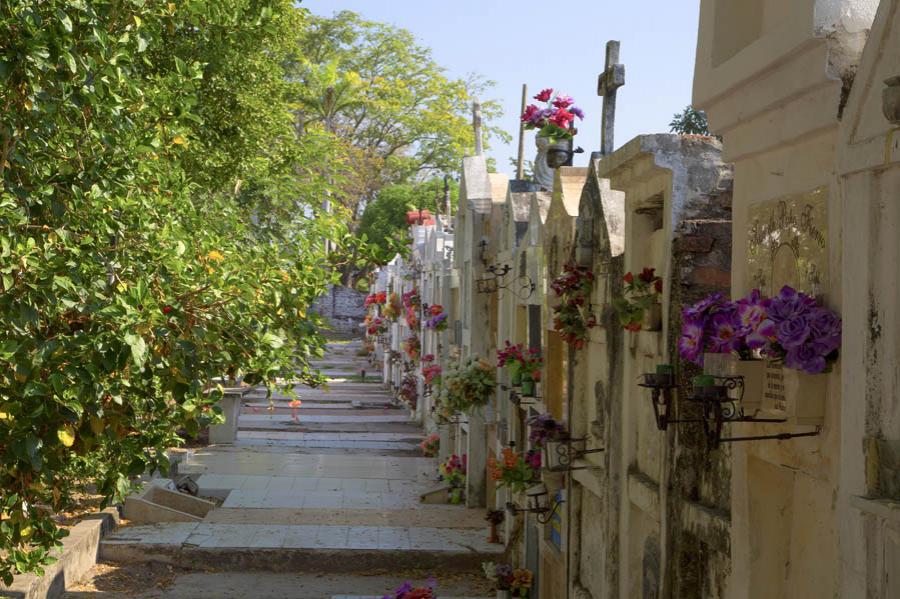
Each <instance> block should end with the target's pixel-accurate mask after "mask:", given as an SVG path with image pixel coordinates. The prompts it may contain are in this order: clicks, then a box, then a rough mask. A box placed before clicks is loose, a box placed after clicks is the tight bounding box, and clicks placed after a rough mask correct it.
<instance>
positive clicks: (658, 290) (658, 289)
mask: <svg viewBox="0 0 900 599" xmlns="http://www.w3.org/2000/svg"><path fill="white" fill-rule="evenodd" d="M653 288H654V289H656V293H662V292H663V286H662V279H656V281H654V282H653Z"/></svg>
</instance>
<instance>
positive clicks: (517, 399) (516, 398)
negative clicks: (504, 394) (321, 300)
mask: <svg viewBox="0 0 900 599" xmlns="http://www.w3.org/2000/svg"><path fill="white" fill-rule="evenodd" d="M523 397H524V396H523V395H520V394H519V392H518V391H516V388H515V387H513V388H512V389H510V390H509V401H511V402H512V403H513V404H514V405H516V406H530V405H533V404H535V403H536V399H537V398H534V397H532V398H530V399H532V400H535V401H523V400H522V398H523Z"/></svg>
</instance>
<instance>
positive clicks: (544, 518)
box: [506, 483, 564, 524]
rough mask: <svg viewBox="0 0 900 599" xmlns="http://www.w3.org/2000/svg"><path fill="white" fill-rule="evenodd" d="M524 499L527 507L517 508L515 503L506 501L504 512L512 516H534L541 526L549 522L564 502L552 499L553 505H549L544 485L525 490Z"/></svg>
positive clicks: (548, 495) (548, 497)
mask: <svg viewBox="0 0 900 599" xmlns="http://www.w3.org/2000/svg"><path fill="white" fill-rule="evenodd" d="M525 497H526V501H527V502H528V507H519V506H518V505H516V504H515V503H513V502H511V501H508V502H507V503H506V511H507V512H508V513H509V514H510V515H512V516H515V515H516V514H535V518H536V519H537V521H538V522H540V523H541V524H546V523H548V522H550V519H551V518H553V515H554V514H556V512H557V510H559V508H560V507H561V506H562V504H563V503H564V501H559V500H556V499H554V500H553V505H552V506H551V505H549V504H550V494H549V493H548V492H547V486H546V485H544V483H540V484H537V485H534V486H533V487H530V488H528V489H526V490H525Z"/></svg>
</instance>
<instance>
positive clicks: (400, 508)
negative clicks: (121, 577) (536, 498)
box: [68, 342, 502, 599]
mask: <svg viewBox="0 0 900 599" xmlns="http://www.w3.org/2000/svg"><path fill="white" fill-rule="evenodd" d="M359 347H360V345H359V344H358V343H357V342H352V343H334V344H330V345H329V351H328V355H327V356H326V359H325V360H324V361H323V362H321V363H320V364H318V365H317V366H318V367H319V368H320V369H321V370H322V372H323V373H324V374H326V375H327V376H328V377H329V378H330V379H331V382H330V384H329V388H328V389H327V390H323V389H309V388H305V387H303V388H298V391H299V393H300V397H301V399H302V405H301V406H300V407H292V406H291V403H290V402H291V400H290V399H289V398H287V397H276V398H275V402H274V408H273V409H271V410H270V409H269V404H268V401H267V400H266V398H265V394H264V392H263V391H262V390H254V391H251V392H250V393H248V394H247V395H245V396H244V399H243V402H242V407H241V415H240V419H239V423H240V424H239V429H238V434H237V440H236V442H235V443H234V444H233V445H221V446H210V447H206V448H202V449H195V450H193V451H192V452H190V453H189V455H188V458H187V461H186V463H185V464H183V465H182V466H181V468H180V472H181V473H182V474H184V473H190V474H191V475H192V477H193V478H194V479H195V480H196V481H197V483H198V485H199V486H200V495H201V496H213V497H221V498H223V499H224V500H223V501H222V503H221V505H220V506H219V507H217V508H216V509H213V510H212V511H210V512H209V513H208V514H206V516H205V517H204V518H203V520H202V521H198V522H166V523H141V524H133V525H130V526H125V527H122V528H120V529H119V530H118V531H116V532H115V533H114V534H112V535H110V536H109V537H107V538H106V539H105V540H104V542H103V543H102V547H101V558H102V560H103V561H104V562H106V563H107V564H115V565H127V566H126V567H128V568H131V567H137V568H144V569H146V568H148V565H147V564H148V563H149V562H155V563H156V564H159V563H166V564H171V565H174V566H176V567H178V568H188V569H192V570H193V569H196V570H200V571H203V572H188V571H180V570H179V571H177V572H176V574H175V577H174V579H173V580H168V581H167V582H168V583H171V586H170V587H168V588H166V589H160V588H153V589H150V590H146V591H144V592H143V594H135V591H134V590H132V591H131V593H130V594H129V593H126V594H125V595H123V596H138V597H182V596H183V597H188V596H191V597H195V596H198V595H200V596H206V597H232V596H233V597H250V596H252V597H302V598H304V599H306V598H309V599H318V598H319V597H322V598H326V597H327V598H331V597H344V596H354V597H355V596H361V597H362V596H375V595H377V596H379V597H380V596H381V595H382V594H384V593H386V592H387V591H389V590H391V589H392V588H394V587H396V586H399V584H401V583H402V582H403V581H404V580H406V579H407V578H413V579H415V580H423V579H424V578H427V577H428V576H431V575H434V576H436V577H437V578H438V579H439V580H443V581H444V585H442V589H443V590H444V591H445V592H449V593H452V594H458V595H460V596H462V595H465V596H476V595H484V594H485V593H484V592H479V591H482V588H481V587H483V585H484V582H483V581H482V580H481V576H480V574H479V572H480V563H481V562H482V561H483V560H486V559H491V558H492V556H493V555H495V554H499V553H500V551H502V546H501V545H495V544H488V543H487V542H486V524H485V522H484V513H483V510H466V509H465V508H464V507H462V506H451V505H434V504H422V503H420V501H419V496H420V495H421V494H422V493H424V492H426V491H429V490H432V489H433V488H435V486H436V484H435V477H436V473H437V460H435V459H433V458H423V457H421V454H420V450H419V446H418V445H419V442H420V441H421V439H422V432H421V428H420V427H419V425H417V424H415V423H413V422H411V421H410V414H409V412H408V410H407V409H406V408H401V407H399V406H398V405H396V404H395V403H393V402H392V401H391V396H390V394H389V392H388V391H386V390H385V389H384V387H383V386H382V384H381V383H379V382H360V381H359V372H360V369H361V368H364V367H365V366H366V364H365V358H358V357H356V353H357V351H358V350H359ZM369 370H370V371H372V370H374V369H373V368H372V367H371V366H370V367H369ZM367 381H372V378H371V377H369V378H368V379H367ZM108 567H109V566H107V565H104V566H102V567H99V568H98V576H96V577H95V578H94V580H93V581H92V582H93V587H92V586H91V585H90V584H87V585H85V586H83V587H81V588H80V589H79V590H78V591H76V592H72V593H70V594H69V595H68V596H69V597H90V596H97V597H110V596H117V595H114V594H113V595H110V594H109V593H108V592H103V593H98V594H92V593H91V592H90V591H92V590H95V589H101V588H102V587H103V584H102V580H98V579H99V578H101V577H102V576H107V577H110V578H111V577H112V575H110V574H99V572H101V571H104V570H105V569H107V568H108ZM152 568H159V566H158V565H155V566H152ZM209 571H215V573H209ZM226 572H227V573H226ZM170 578H171V577H170ZM206 585H213V586H212V587H209V586H206ZM211 589H212V590H211Z"/></svg>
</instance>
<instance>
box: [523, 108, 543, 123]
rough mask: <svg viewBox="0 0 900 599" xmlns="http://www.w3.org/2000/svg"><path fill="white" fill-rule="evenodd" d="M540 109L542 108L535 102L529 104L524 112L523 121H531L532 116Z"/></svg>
mask: <svg viewBox="0 0 900 599" xmlns="http://www.w3.org/2000/svg"><path fill="white" fill-rule="evenodd" d="M539 110H540V108H538V107H537V106H535V105H534V104H529V105H528V106H527V107H526V108H525V112H523V113H522V121H524V122H527V121H530V120H531V117H533V116H534V115H535V113H536V112H538V111H539Z"/></svg>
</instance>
